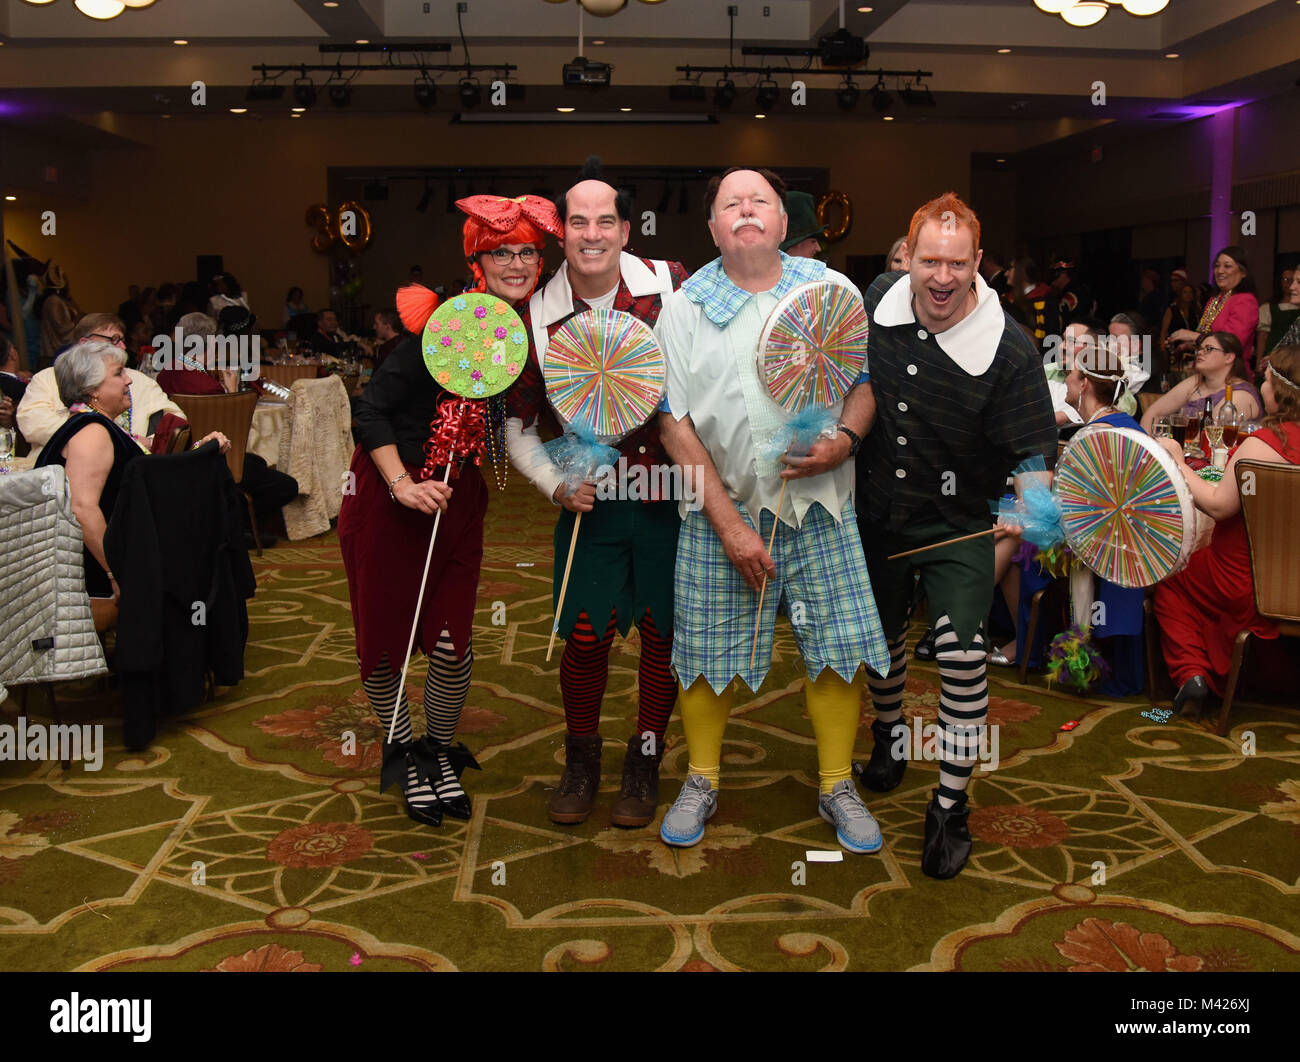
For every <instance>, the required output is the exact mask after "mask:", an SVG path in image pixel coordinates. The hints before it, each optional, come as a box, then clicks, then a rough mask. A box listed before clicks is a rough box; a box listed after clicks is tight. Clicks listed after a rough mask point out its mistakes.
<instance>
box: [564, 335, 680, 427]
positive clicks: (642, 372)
mask: <svg viewBox="0 0 1300 1062" xmlns="http://www.w3.org/2000/svg"><path fill="white" fill-rule="evenodd" d="M542 374H543V376H545V378H546V397H547V398H549V399H550V401H551V406H552V407H553V408H554V409H555V412H556V413H557V414H559V416H560V417H561V418H562V419H563V420H564V422H565V424H566V426H567V425H568V424H569V423H572V422H574V421H582V422H584V423H586V424H589V425H591V426H592V428H594V429H595V432H596V437H597V438H598V439H599V440H600V441H601V442H613V441H615V440H618V439H621V438H623V436H625V435H628V434H630V433H631V432H634V431H636V429H637V428H639V427H641V425H643V424H644V423H645V422H646V421H648V420H649V419H650V418H651V417H652V416H654V414H655V411H656V410H657V409H658V408H659V403H660V402H661V401H662V400H663V397H664V384H665V380H666V376H667V367H666V363H665V361H664V352H663V350H662V349H661V348H660V346H659V343H658V341H657V340H656V339H655V336H654V332H652V331H651V330H650V326H649V325H647V324H646V323H645V322H644V321H642V320H640V319H638V318H636V317H633V316H632V315H631V314H630V313H624V312H622V311H621V310H586V311H584V312H583V313H580V314H576V315H574V316H573V317H571V318H569V320H567V321H565V322H564V324H562V325H561V326H560V327H559V328H558V329H557V330H556V332H555V334H554V335H553V336H551V341H550V343H548V344H547V346H546V358H545V363H544V365H543V367H542Z"/></svg>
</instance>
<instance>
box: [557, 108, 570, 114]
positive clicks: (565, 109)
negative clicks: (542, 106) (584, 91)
mask: <svg viewBox="0 0 1300 1062" xmlns="http://www.w3.org/2000/svg"><path fill="white" fill-rule="evenodd" d="M555 109H556V110H557V111H559V112H560V113H561V114H572V113H573V108H572V107H556V108H555Z"/></svg>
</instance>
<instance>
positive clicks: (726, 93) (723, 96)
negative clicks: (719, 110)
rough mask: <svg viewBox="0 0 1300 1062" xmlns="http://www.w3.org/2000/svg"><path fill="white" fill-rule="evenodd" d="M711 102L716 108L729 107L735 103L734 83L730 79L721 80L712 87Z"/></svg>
mask: <svg viewBox="0 0 1300 1062" xmlns="http://www.w3.org/2000/svg"><path fill="white" fill-rule="evenodd" d="M713 102H714V104H715V105H716V106H718V107H730V106H731V105H732V104H733V103H735V102H736V83H735V82H734V81H732V80H731V79H730V78H723V79H722V80H721V81H719V82H718V83H717V85H715V86H714V89H713Z"/></svg>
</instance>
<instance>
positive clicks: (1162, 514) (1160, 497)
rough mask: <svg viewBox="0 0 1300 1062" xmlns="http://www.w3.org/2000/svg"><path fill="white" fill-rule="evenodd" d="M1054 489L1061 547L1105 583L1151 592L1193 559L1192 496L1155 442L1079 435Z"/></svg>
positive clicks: (1102, 433)
mask: <svg viewBox="0 0 1300 1062" xmlns="http://www.w3.org/2000/svg"><path fill="white" fill-rule="evenodd" d="M1055 489H1056V496H1057V498H1058V499H1059V501H1060V503H1061V526H1062V528H1063V529H1064V531H1065V540H1066V542H1067V543H1069V546H1070V549H1071V550H1072V551H1073V552H1074V555H1075V556H1076V557H1078V558H1079V559H1080V560H1081V561H1083V563H1084V564H1086V565H1087V566H1088V567H1089V568H1091V569H1092V570H1093V571H1094V572H1096V573H1097V574H1098V575H1100V576H1101V577H1102V578H1103V579H1109V580H1110V581H1111V582H1112V583H1116V584H1117V585H1119V586H1124V587H1140V586H1152V585H1154V584H1155V583H1158V582H1160V580H1162V579H1164V578H1166V577H1167V576H1170V575H1172V574H1173V573H1174V572H1176V571H1178V570H1179V569H1180V568H1182V567H1183V566H1184V565H1185V564H1186V563H1187V559H1188V557H1190V556H1191V552H1192V546H1193V544H1194V543H1195V540H1196V510H1195V507H1194V506H1193V504H1192V495H1191V491H1189V490H1188V489H1187V484H1186V483H1184V482H1183V477H1182V474H1181V473H1180V472H1179V470H1178V466H1177V465H1176V464H1175V463H1174V461H1173V459H1172V458H1171V457H1170V456H1169V455H1168V454H1167V453H1166V452H1165V451H1164V449H1163V448H1162V447H1161V446H1160V444H1159V442H1158V441H1157V440H1155V439H1153V438H1151V437H1150V436H1148V435H1145V434H1143V433H1142V432H1138V431H1134V430H1133V429H1132V428H1115V427H1110V426H1101V425H1098V426H1096V427H1091V428H1085V429H1083V430H1082V431H1080V432H1079V433H1078V434H1077V435H1075V437H1074V438H1073V439H1072V440H1071V441H1070V444H1069V445H1068V446H1067V447H1066V448H1065V452H1064V453H1063V454H1062V455H1061V459H1060V461H1059V462H1058V463H1057V467H1056V484H1055Z"/></svg>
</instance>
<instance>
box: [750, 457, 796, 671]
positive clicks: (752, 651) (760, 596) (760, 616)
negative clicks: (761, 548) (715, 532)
mask: <svg viewBox="0 0 1300 1062" xmlns="http://www.w3.org/2000/svg"><path fill="white" fill-rule="evenodd" d="M789 482H790V481H789V480H788V479H783V480H781V495H780V497H778V498H777V499H776V516H774V517H773V518H772V533H771V534H770V535H769V536H768V538H767V554H768V556H769V557H770V556H771V555H772V545H773V543H775V542H776V525H777V524H779V523H780V522H781V503H782V502H783V501H785V488H786V485H787V484H788V483H789ZM766 596H767V572H764V573H763V586H762V589H761V590H759V592H758V615H757V616H755V617H754V644H753V646H751V647H750V650H749V666H750V667H751V668H752V667H753V666H754V654H755V653H757V652H758V628H759V625H760V624H761V623H762V622H763V598H764V597H766ZM778 604H779V602H778Z"/></svg>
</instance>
